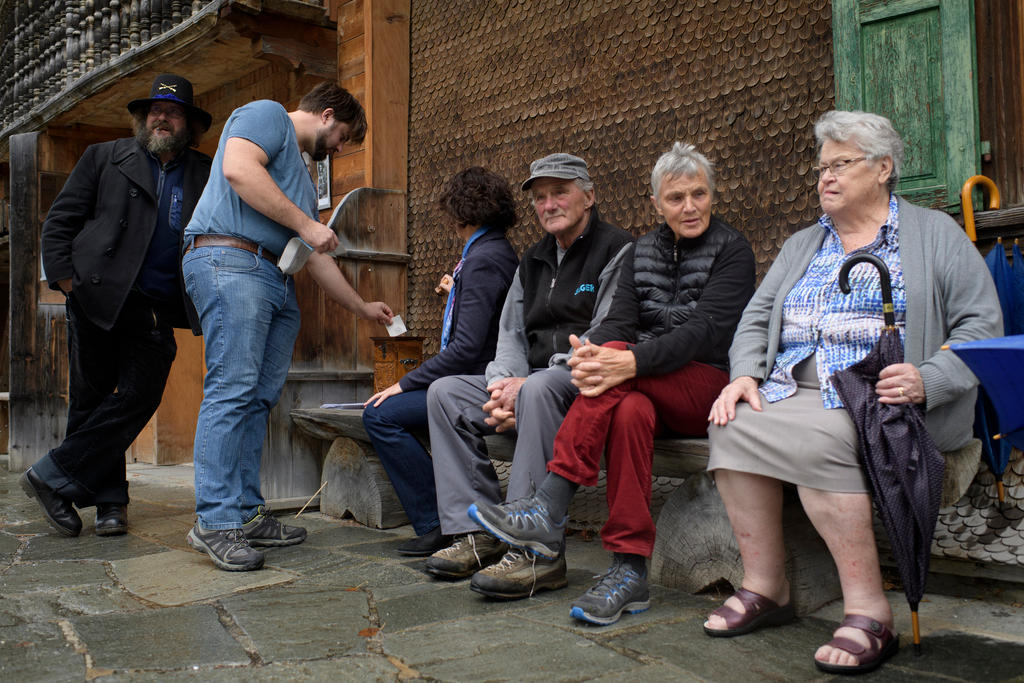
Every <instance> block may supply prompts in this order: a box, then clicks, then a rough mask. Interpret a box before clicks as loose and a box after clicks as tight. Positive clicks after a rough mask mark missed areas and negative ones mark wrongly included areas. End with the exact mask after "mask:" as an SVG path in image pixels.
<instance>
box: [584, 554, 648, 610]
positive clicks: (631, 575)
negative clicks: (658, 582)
mask: <svg viewBox="0 0 1024 683" xmlns="http://www.w3.org/2000/svg"><path fill="white" fill-rule="evenodd" d="M650 606H651V593H650V591H649V590H648V588H647V576H646V575H645V576H641V575H640V574H637V573H636V570H635V569H633V568H632V567H630V566H629V565H628V564H626V563H624V562H620V561H616V562H615V563H613V564H612V566H611V568H610V569H609V570H608V571H607V572H606V573H605V575H604V576H602V577H601V578H600V580H599V581H598V582H597V584H595V585H594V587H593V588H591V589H590V590H588V591H587V592H586V593H584V594H583V595H582V596H581V597H580V598H579V599H578V600H577V601H576V602H574V603H573V604H572V609H571V610H570V611H569V615H570V616H571V617H573V618H575V619H579V620H581V621H586V622H589V623H591V624H597V625H598V626H608V625H609V624H614V623H615V622H616V621H618V620H619V617H621V616H622V613H623V612H624V611H625V612H629V613H630V614H636V613H637V612H643V611H644V610H646V609H647V608H649V607H650Z"/></svg>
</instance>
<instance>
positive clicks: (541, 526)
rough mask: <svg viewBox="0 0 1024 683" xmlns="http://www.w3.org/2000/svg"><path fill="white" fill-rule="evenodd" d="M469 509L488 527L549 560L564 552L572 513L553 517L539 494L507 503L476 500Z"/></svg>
mask: <svg viewBox="0 0 1024 683" xmlns="http://www.w3.org/2000/svg"><path fill="white" fill-rule="evenodd" d="M468 513H469V516H470V517H472V518H473V519H474V520H476V523H477V524H479V525H480V526H482V527H483V528H484V531H486V532H487V533H489V534H491V535H492V536H494V537H496V538H498V539H501V540H502V541H504V542H505V543H508V544H509V545H510V546H513V547H515V548H522V549H523V550H529V551H532V552H534V553H536V554H538V555H540V556H541V557H543V558H546V559H548V560H554V559H556V558H557V557H558V556H559V554H561V550H562V545H563V543H564V539H565V522H566V520H567V519H568V517H566V518H563V519H561V520H554V519H552V518H551V515H550V514H548V508H547V506H546V505H545V504H544V503H542V502H541V501H540V500H538V499H537V497H536V496H531V497H529V498H520V499H519V500H514V501H512V502H510V503H505V504H504V505H491V504H490V503H485V502H479V503H473V504H472V505H470V506H469V510H468Z"/></svg>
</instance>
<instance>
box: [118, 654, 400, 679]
mask: <svg viewBox="0 0 1024 683" xmlns="http://www.w3.org/2000/svg"><path fill="white" fill-rule="evenodd" d="M398 673H399V669H398V668H396V667H395V665H394V664H392V663H391V662H389V661H388V660H387V659H386V658H385V657H383V656H380V655H349V656H347V657H343V658H342V657H338V658H334V659H324V660H319V661H313V662H274V663H272V664H267V665H253V666H247V667H244V668H243V667H217V668H210V667H195V668H191V669H185V670H178V671H168V672H160V673H135V672H133V673H131V674H118V673H115V674H113V675H112V676H109V677H105V678H103V679H101V680H103V681H104V682H106V681H110V683H114V682H120V681H130V682H131V683H176V682H177V681H202V683H238V681H240V680H244V681H246V682H247V683H248V682H250V681H251V682H254V683H257V682H258V683H295V682H298V681H302V682H323V683H337V682H338V681H359V682H360V683H376V682H378V681H379V682H381V683H384V682H387V683H395V681H396V679H397V677H398Z"/></svg>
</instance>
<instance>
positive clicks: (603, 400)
mask: <svg viewBox="0 0 1024 683" xmlns="http://www.w3.org/2000/svg"><path fill="white" fill-rule="evenodd" d="M604 346H610V347H612V348H616V349H624V348H626V345H625V344H624V343H623V342H608V343H607V344H604ZM728 382H729V375H728V373H726V372H725V371H723V370H719V369H717V368H713V367H711V366H710V365H705V364H704V363H697V362H692V363H687V364H686V365H684V366H683V367H682V368H680V369H678V370H676V371H675V372H670V373H668V374H666V375H657V376H653V377H640V378H636V379H632V380H629V381H628V382H623V383H622V384H620V385H619V386H617V387H614V388H612V389H609V390H608V391H605V392H604V393H603V394H601V395H600V396H597V397H594V398H587V397H585V396H578V397H577V398H576V400H575V401H574V402H573V404H572V406H571V407H570V408H569V412H568V413H567V414H566V416H565V420H564V421H563V422H562V426H561V427H560V428H559V430H558V435H557V436H556V437H555V453H554V457H553V458H552V459H551V461H550V462H549V463H548V471H549V472H554V473H555V474H557V475H559V476H562V477H565V478H566V479H568V480H570V481H574V482H576V483H577V484H581V485H583V486H595V485H596V484H597V476H598V473H599V472H600V466H601V455H602V453H603V454H605V469H606V472H607V479H608V522H607V523H606V524H605V525H604V528H602V529H601V540H602V542H603V545H604V547H605V548H606V549H608V550H610V551H612V552H618V553H632V554H636V555H643V556H645V557H650V556H651V553H652V551H653V550H654V520H653V519H651V462H652V460H653V459H654V437H655V436H656V435H658V434H661V433H663V432H665V431H666V430H671V431H673V432H676V433H677V434H680V435H683V436H695V437H701V436H707V431H708V413H709V412H710V411H711V404H712V403H714V401H715V398H717V396H718V394H719V392H720V391H721V390H722V387H724V386H725V385H726V384H727V383H728Z"/></svg>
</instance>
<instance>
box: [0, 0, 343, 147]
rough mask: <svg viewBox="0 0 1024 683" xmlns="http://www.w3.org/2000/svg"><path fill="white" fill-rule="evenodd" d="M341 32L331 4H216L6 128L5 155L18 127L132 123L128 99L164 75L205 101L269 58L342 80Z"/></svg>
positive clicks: (0, 142)
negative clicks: (182, 80) (328, 8)
mask: <svg viewBox="0 0 1024 683" xmlns="http://www.w3.org/2000/svg"><path fill="white" fill-rule="evenodd" d="M317 9H318V10H319V12H316V11H314V10H317ZM336 30H337V29H336V25H335V23H334V22H331V21H330V20H329V18H328V17H327V16H326V14H325V13H324V8H322V7H317V6H311V5H310V4H309V3H307V2H299V1H297V0H273V1H270V2H268V1H260V0H223V1H222V2H215V3H211V4H210V5H207V6H206V7H204V8H203V9H202V10H201V11H200V12H197V13H196V14H195V15H193V16H191V17H189V18H188V19H186V20H184V21H182V23H181V24H179V25H178V26H175V27H174V28H173V29H172V30H170V31H168V32H166V33H164V34H162V35H160V36H157V37H156V38H153V39H152V40H150V41H148V42H147V43H145V44H144V45H140V46H139V47H137V48H133V49H131V50H128V51H126V52H125V53H123V54H121V55H119V56H117V57H115V58H113V59H111V60H110V62H108V63H107V64H104V65H103V66H101V67H98V68H95V69H93V70H92V71H90V72H89V73H87V74H86V75H84V76H82V77H80V78H78V79H76V80H75V81H72V82H70V83H69V84H68V85H67V86H66V87H65V88H64V89H63V90H61V91H60V92H58V93H57V94H55V95H53V96H52V97H50V98H49V99H47V100H46V101H44V102H43V103H41V104H40V105H38V106H37V107H35V108H33V109H32V110H31V111H30V112H29V113H28V114H27V115H25V116H23V117H21V118H20V119H19V120H17V121H15V122H14V123H13V124H12V125H11V126H9V127H8V128H6V129H5V130H2V131H0V161H5V160H7V159H8V157H9V154H10V148H9V138H10V136H11V135H14V134H17V133H27V132H32V131H38V130H44V129H46V128H54V127H55V128H62V127H68V128H73V127H77V126H81V125H88V126H89V127H97V128H112V129H116V128H120V129H125V128H127V127H128V126H129V118H128V113H127V111H126V109H125V105H126V104H127V103H128V102H130V101H131V100H133V99H136V98H138V97H142V96H144V95H145V94H146V93H148V92H149V87H150V85H151V83H152V81H153V78H155V77H156V75H158V74H160V73H165V72H178V73H181V74H182V75H183V76H186V77H187V78H188V79H189V80H191V81H192V84H193V88H194V91H195V93H196V99H197V104H199V105H200V106H203V102H202V99H203V93H204V92H206V91H209V90H211V89H213V88H216V87H219V86H221V85H223V84H225V83H230V82H232V81H235V80H237V79H239V78H242V77H243V76H245V75H247V74H249V73H251V72H253V71H256V70H257V69H259V68H260V67H262V66H264V65H265V64H266V62H267V61H272V62H278V63H280V64H283V65H285V66H286V67H287V68H289V69H292V70H294V71H295V72H296V73H297V74H298V75H299V76H300V77H309V78H311V79H325V78H336V77H337V33H336ZM238 104H242V103H240V102H239V103H235V106H237V105H238ZM211 113H212V114H213V115H214V128H215V129H216V128H218V127H219V124H223V119H221V120H218V119H219V118H221V117H220V115H221V112H218V111H215V110H211ZM227 113H230V112H227ZM212 132H213V131H211V133H212Z"/></svg>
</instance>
